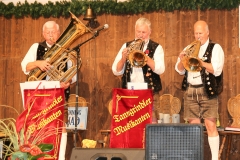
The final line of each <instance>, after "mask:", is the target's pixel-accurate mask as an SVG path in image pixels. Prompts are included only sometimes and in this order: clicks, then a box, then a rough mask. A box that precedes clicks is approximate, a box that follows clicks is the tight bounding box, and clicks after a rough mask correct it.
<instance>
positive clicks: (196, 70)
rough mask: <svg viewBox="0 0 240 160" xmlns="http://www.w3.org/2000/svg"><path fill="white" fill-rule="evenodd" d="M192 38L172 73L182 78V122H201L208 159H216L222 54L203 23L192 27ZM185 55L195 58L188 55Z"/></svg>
mask: <svg viewBox="0 0 240 160" xmlns="http://www.w3.org/2000/svg"><path fill="white" fill-rule="evenodd" d="M194 36H195V39H196V41H195V42H194V43H192V44H193V45H191V46H190V47H189V46H188V47H186V49H185V50H184V51H182V52H181V53H180V54H179V57H178V59H177V63H176V65H175V70H176V71H177V72H178V73H179V74H180V75H184V79H183V83H182V89H183V90H185V93H184V119H185V121H188V122H189V123H201V119H204V123H205V126H206V129H207V133H208V142H209V146H210V149H211V153H212V160H218V152H219V135H218V131H217V127H216V119H217V118H218V95H219V94H220V93H221V92H222V88H223V84H222V78H223V73H222V70H223V65H224V52H223V49H222V47H221V46H220V45H219V44H217V43H214V42H212V41H211V40H209V29H208V25H207V23H206V22H205V21H197V22H196V23H195V24H194ZM198 44H200V45H199V47H200V48H199V47H198ZM189 52H191V53H193V54H195V53H196V55H191V54H188V53H189ZM192 62H195V63H192Z"/></svg>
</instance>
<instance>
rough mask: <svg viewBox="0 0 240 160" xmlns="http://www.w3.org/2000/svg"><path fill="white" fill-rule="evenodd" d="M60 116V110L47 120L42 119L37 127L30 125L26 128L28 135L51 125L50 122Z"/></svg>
mask: <svg viewBox="0 0 240 160" xmlns="http://www.w3.org/2000/svg"><path fill="white" fill-rule="evenodd" d="M61 115H62V112H61V110H58V111H57V112H55V113H53V114H52V115H50V116H49V117H47V118H42V119H41V121H40V123H39V124H38V125H36V124H31V125H30V126H28V132H29V133H33V132H35V131H36V130H39V129H42V128H43V127H45V126H46V125H47V124H49V123H51V122H52V121H54V120H56V119H58V117H59V116H61Z"/></svg>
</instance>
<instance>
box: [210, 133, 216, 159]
mask: <svg viewBox="0 0 240 160" xmlns="http://www.w3.org/2000/svg"><path fill="white" fill-rule="evenodd" d="M208 143H209V146H210V149H211V153H212V160H218V152H219V135H218V136H216V137H208Z"/></svg>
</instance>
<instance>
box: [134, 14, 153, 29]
mask: <svg viewBox="0 0 240 160" xmlns="http://www.w3.org/2000/svg"><path fill="white" fill-rule="evenodd" d="M144 24H146V25H147V26H148V28H149V30H151V22H150V21H149V20H148V19H147V18H143V17H141V18H139V19H138V20H137V21H136V24H135V28H136V26H138V25H144Z"/></svg>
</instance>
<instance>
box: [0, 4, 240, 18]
mask: <svg viewBox="0 0 240 160" xmlns="http://www.w3.org/2000/svg"><path fill="white" fill-rule="evenodd" d="M239 4H240V0H128V1H125V2H117V0H101V1H100V0H72V1H64V0H59V1H57V2H51V1H48V3H46V4H41V3H39V2H36V1H35V2H34V3H31V4H30V3H28V2H27V1H25V2H24V3H20V2H18V3H17V4H16V5H14V4H13V3H12V2H11V3H8V4H4V3H3V2H2V1H1V2H0V16H4V17H6V18H11V17H12V16H14V17H15V18H23V17H32V18H33V19H37V18H39V17H45V18H48V17H66V18H67V17H69V16H70V14H69V11H71V12H72V13H74V14H75V15H76V16H80V15H84V14H85V12H86V9H87V8H88V7H89V6H90V7H91V8H92V9H93V11H94V13H95V14H96V15H102V14H112V15H133V14H141V13H150V12H161V11H166V12H172V11H174V10H197V9H200V10H207V9H218V10H224V9H227V10H231V9H234V8H237V7H238V5H239Z"/></svg>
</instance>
